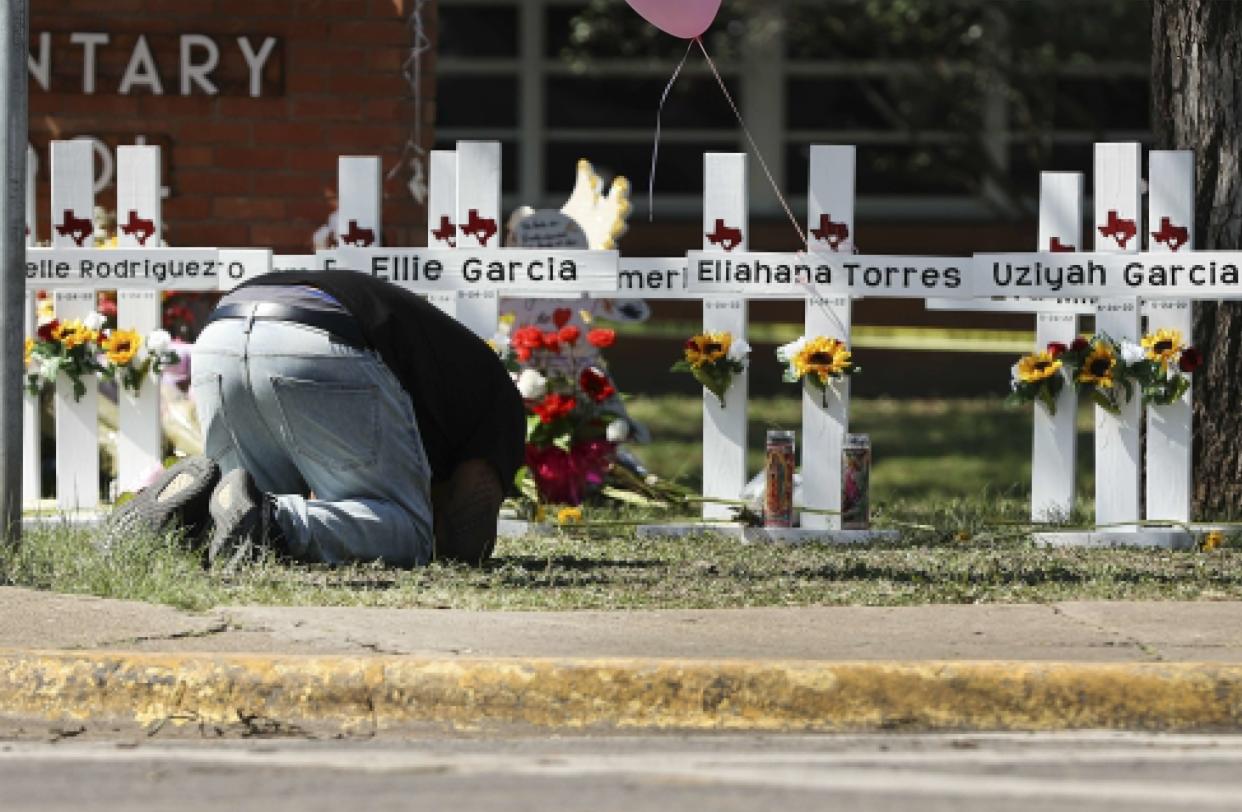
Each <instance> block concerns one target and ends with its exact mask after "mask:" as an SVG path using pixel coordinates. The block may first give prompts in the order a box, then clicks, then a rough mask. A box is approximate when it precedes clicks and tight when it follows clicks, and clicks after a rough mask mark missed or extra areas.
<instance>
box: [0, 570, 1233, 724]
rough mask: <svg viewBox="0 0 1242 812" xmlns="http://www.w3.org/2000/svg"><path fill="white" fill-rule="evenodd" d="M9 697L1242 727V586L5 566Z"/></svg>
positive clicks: (243, 710)
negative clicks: (1046, 600)
mask: <svg viewBox="0 0 1242 812" xmlns="http://www.w3.org/2000/svg"><path fill="white" fill-rule="evenodd" d="M0 713H7V714H9V715H25V716H36V717H40V718H109V719H118V718H119V719H129V720H131V721H139V722H144V723H146V722H152V721H159V720H163V719H167V718H173V719H180V720H199V721H202V720H205V719H217V720H218V719H228V718H233V719H236V718H237V717H238V716H239V715H242V716H244V715H247V714H248V715H250V716H261V717H264V718H279V719H285V720H289V721H290V722H291V723H294V722H296V723H304V722H307V721H326V722H331V723H333V724H339V725H340V726H342V727H356V726H360V725H361V726H367V725H371V726H375V725H384V724H387V723H390V722H392V723H400V722H409V721H435V722H444V723H448V724H453V725H477V724H486V723H488V722H491V721H501V722H522V723H530V724H540V725H554V726H558V727H579V726H592V725H602V726H644V727H678V728H752V729H868V728H870V729H875V728H877V727H878V728H883V727H890V726H894V725H898V726H902V727H907V728H920V729H945V728H954V729H962V728H967V729H1057V728H1065V727H1139V728H1145V729H1178V730H1181V729H1206V728H1214V729H1219V728H1228V729H1242V602H1218V603H1216V602H1200V603H1179V602H1168V603H1132V602H1067V603H1059V604H1052V605H978V606H958V605H950V606H919V607H901V608H869V607H801V608H797V607H790V608H759V609H731V610H667V611H633V612H625V611H618V612H466V611H457V610H436V609H360V608H324V607H312V608H269V607H229V608H221V609H217V610H213V611H211V612H208V613H205V614H189V613H183V612H178V611H176V610H173V609H169V608H167V607H160V606H152V605H148V604H142V603H133V602H127V601H112V600H103V599H98V598H89V597H77V596H65V595H56V594H51V593H44V592H35V591H31V590H24V589H17V588H0Z"/></svg>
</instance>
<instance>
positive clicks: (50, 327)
mask: <svg viewBox="0 0 1242 812" xmlns="http://www.w3.org/2000/svg"><path fill="white" fill-rule="evenodd" d="M59 326H60V319H52V320H51V321H49V322H48V323H47V324H44V325H43V326H41V327H40V328H39V330H38V336H39V340H40V341H51V340H52V333H54V332H55V331H56V328H57V327H59Z"/></svg>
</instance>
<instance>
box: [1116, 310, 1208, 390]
mask: <svg viewBox="0 0 1242 812" xmlns="http://www.w3.org/2000/svg"><path fill="white" fill-rule="evenodd" d="M1139 349H1140V351H1141V352H1142V358H1141V360H1138V361H1136V362H1133V366H1134V369H1135V371H1136V372H1137V373H1138V378H1139V381H1140V383H1141V385H1142V387H1143V402H1144V403H1155V404H1157V405H1160V406H1168V405H1169V404H1170V403H1173V402H1175V401H1177V400H1178V399H1180V398H1181V396H1182V395H1184V394H1185V393H1186V390H1187V389H1189V388H1190V378H1189V375H1190V373H1192V372H1194V371H1195V370H1196V369H1198V368H1199V367H1200V366H1201V365H1202V364H1203V354H1202V353H1200V352H1199V350H1197V349H1196V348H1194V347H1192V346H1190V345H1188V344H1186V343H1184V342H1183V340H1182V334H1181V332H1180V331H1178V330H1171V329H1160V330H1156V331H1155V332H1151V333H1148V334H1147V335H1145V336H1143V338H1142V340H1141V341H1140V342H1139Z"/></svg>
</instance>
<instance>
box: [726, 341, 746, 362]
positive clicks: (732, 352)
mask: <svg viewBox="0 0 1242 812" xmlns="http://www.w3.org/2000/svg"><path fill="white" fill-rule="evenodd" d="M749 354H750V345H749V344H747V343H746V341H745V340H744V339H740V338H739V339H738V340H736V341H734V342H732V343H731V344H729V360H731V361H745V360H746V356H747V355H749Z"/></svg>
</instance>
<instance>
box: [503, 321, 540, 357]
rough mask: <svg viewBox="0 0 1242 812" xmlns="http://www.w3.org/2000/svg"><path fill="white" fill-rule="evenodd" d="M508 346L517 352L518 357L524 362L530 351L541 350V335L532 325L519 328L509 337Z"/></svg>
mask: <svg viewBox="0 0 1242 812" xmlns="http://www.w3.org/2000/svg"><path fill="white" fill-rule="evenodd" d="M509 344H510V346H512V347H513V349H514V350H515V351H517V354H518V357H519V358H521V359H522V360H523V361H525V360H526V359H527V358H530V353H531V351H532V350H538V349H542V348H543V333H541V332H539V328H538V327H535V326H533V325H527V326H525V327H519V328H517V329H516V330H514V331H513V335H512V336H510V337H509Z"/></svg>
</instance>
